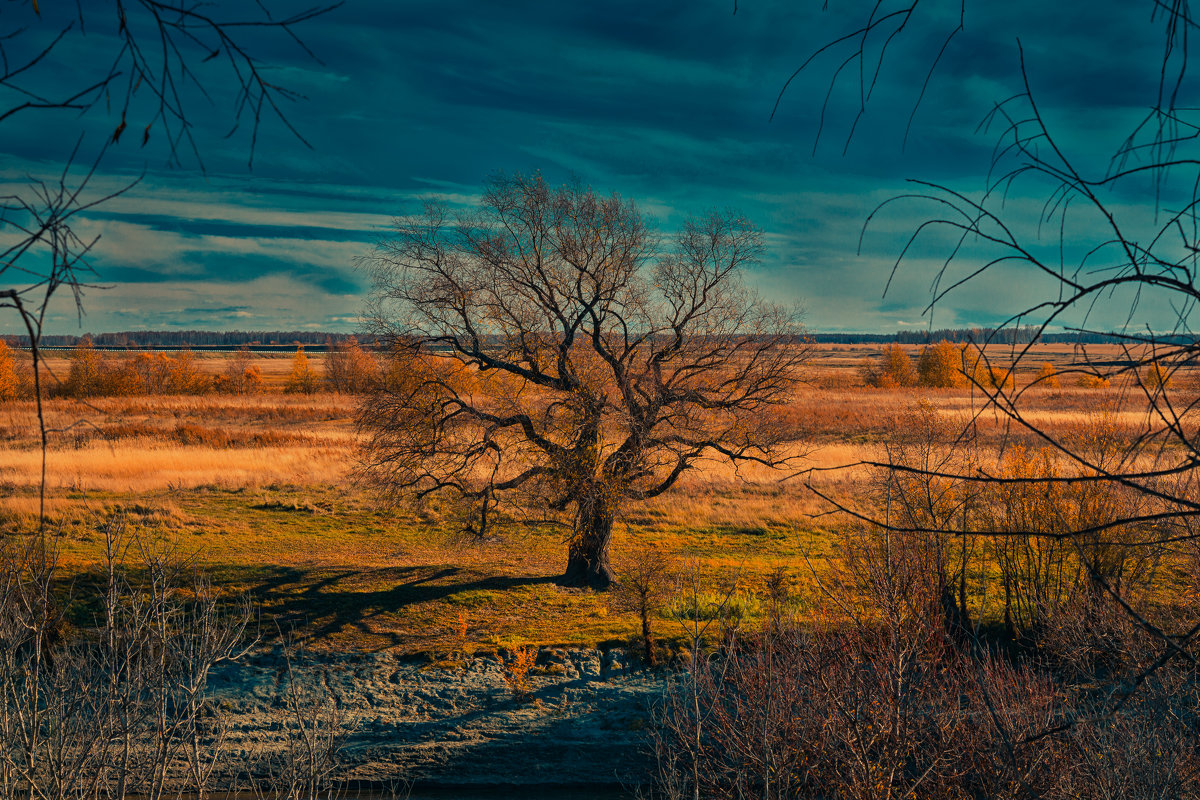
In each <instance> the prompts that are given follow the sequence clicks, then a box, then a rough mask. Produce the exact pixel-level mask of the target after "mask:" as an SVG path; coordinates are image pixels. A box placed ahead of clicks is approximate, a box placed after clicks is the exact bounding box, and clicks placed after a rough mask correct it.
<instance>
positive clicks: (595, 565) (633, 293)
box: [359, 174, 809, 588]
mask: <svg viewBox="0 0 1200 800" xmlns="http://www.w3.org/2000/svg"><path fill="white" fill-rule="evenodd" d="M761 252H762V237H761V234H760V232H759V231H758V230H757V229H756V228H755V227H754V226H753V225H751V224H750V222H748V221H747V220H746V219H745V218H743V217H742V216H741V215H739V214H737V213H736V212H731V211H726V212H717V211H713V212H709V213H708V214H705V215H704V216H701V217H696V218H691V219H688V220H687V221H686V222H685V223H684V224H683V226H682V227H681V229H680V230H679V231H678V233H677V234H676V235H675V236H674V237H663V236H660V235H659V234H658V233H657V232H656V231H655V230H654V228H653V226H652V224H651V223H650V221H648V220H647V219H646V218H645V217H644V216H643V215H642V213H641V212H640V211H639V210H638V208H637V206H636V205H635V204H634V203H633V202H631V201H628V200H624V199H622V198H620V197H619V196H616V195H611V196H607V197H605V196H601V195H600V194H598V193H597V192H595V191H594V190H593V189H591V188H589V187H585V186H583V185H581V184H579V183H574V184H569V185H564V186H559V187H552V186H550V185H548V184H547V183H546V182H545V180H544V179H543V178H542V177H541V176H540V175H533V176H526V175H519V174H518V175H513V176H511V177H507V176H503V175H501V176H497V177H493V178H492V179H490V180H489V181H488V182H487V185H486V187H485V190H484V192H483V195H482V197H481V199H480V201H479V204H478V207H477V208H476V209H474V210H473V211H471V212H469V213H463V214H457V215H452V214H451V213H450V211H449V210H448V209H447V208H446V207H444V206H443V205H440V204H437V203H433V202H430V203H427V204H426V205H425V207H424V209H423V211H422V213H421V214H420V215H418V216H415V217H412V218H403V219H398V220H396V222H395V226H394V229H393V232H392V234H391V235H390V236H388V237H387V238H385V239H383V240H382V241H380V242H379V243H378V246H377V247H376V249H375V251H374V253H373V255H372V256H371V257H370V258H369V259H368V265H369V269H370V272H371V278H372V281H373V286H374V289H373V292H372V299H371V303H370V313H369V318H370V326H371V331H370V333H371V334H372V335H374V336H375V337H377V338H378V339H379V340H380V341H382V342H385V343H386V344H387V346H388V347H389V348H390V352H391V355H392V359H393V366H392V369H391V371H390V377H389V378H388V379H386V380H384V381H383V382H382V383H381V386H380V388H379V390H378V391H377V392H376V393H374V394H373V395H372V396H370V397H368V398H367V399H366V400H365V401H364V403H363V405H362V407H361V411H360V414H359V426H360V429H361V430H362V431H364V432H365V433H366V434H367V437H366V444H365V446H364V451H363V467H364V472H365V474H366V475H367V476H369V477H370V478H371V479H373V480H374V481H375V483H376V484H377V485H378V486H380V487H381V488H382V489H383V491H384V493H385V494H386V495H388V496H389V497H392V498H401V497H409V498H417V499H421V498H427V497H430V496H432V495H435V494H441V493H444V494H447V495H449V496H452V497H457V498H460V499H462V500H465V501H467V504H468V505H469V507H470V514H469V519H468V521H467V522H466V523H465V528H466V529H467V530H469V531H471V532H473V533H475V534H477V535H483V534H484V533H485V532H486V531H488V530H489V527H490V526H492V524H493V523H494V521H495V514H496V512H497V511H501V510H506V511H509V512H510V513H511V512H512V511H521V512H523V513H537V512H539V511H541V512H546V511H548V512H549V513H550V514H551V515H552V516H556V517H557V516H560V515H561V516H563V517H569V518H570V520H571V525H570V531H571V533H570V537H569V546H568V550H569V552H568V561H567V568H566V572H565V574H564V576H563V579H564V582H565V583H568V584H571V585H585V584H586V585H590V586H593V587H596V588H604V587H605V586H607V585H608V583H609V581H610V580H611V574H610V571H609V565H608V552H609V547H610V543H611V538H612V527H613V522H614V519H616V517H617V515H618V514H619V512H620V509H621V507H622V505H623V504H624V503H625V502H627V501H630V500H637V499H644V498H650V497H653V496H656V495H659V494H661V493H663V492H665V491H667V490H668V489H670V488H671V486H673V485H674V484H675V483H676V481H677V480H678V479H679V477H680V476H681V475H682V474H684V473H685V472H686V471H687V470H688V469H689V468H690V467H693V466H694V465H696V463H697V462H698V461H699V460H701V459H705V458H711V457H718V458H722V459H727V460H729V461H732V462H733V463H734V464H743V463H747V462H755V463H759V464H766V465H781V464H783V463H785V462H787V461H789V460H790V459H791V458H793V457H794V455H795V454H794V450H793V449H791V442H789V438H790V437H789V435H788V432H787V430H786V426H781V425H779V424H778V421H777V420H773V419H772V418H771V416H770V415H769V414H767V413H765V412H767V411H768V410H769V409H770V408H771V407H772V406H776V405H779V404H781V403H783V402H784V401H786V400H787V399H788V398H789V397H790V395H791V392H792V390H793V387H794V385H795V383H796V381H797V380H798V378H799V377H800V368H801V366H802V365H803V364H804V362H805V359H806V357H807V355H808V352H809V349H808V346H807V344H806V342H805V340H804V338H803V336H802V331H801V328H800V326H799V323H798V316H797V312H796V311H794V310H791V309H785V308H780V307H777V306H774V305H771V304H769V303H766V302H763V301H762V300H761V299H759V298H758V297H757V296H756V295H755V293H754V292H753V291H751V290H750V289H749V288H748V287H747V286H746V285H745V284H744V282H743V280H742V270H743V268H744V267H746V266H748V265H751V264H754V263H755V262H756V261H757V260H758V258H759V255H760V254H761Z"/></svg>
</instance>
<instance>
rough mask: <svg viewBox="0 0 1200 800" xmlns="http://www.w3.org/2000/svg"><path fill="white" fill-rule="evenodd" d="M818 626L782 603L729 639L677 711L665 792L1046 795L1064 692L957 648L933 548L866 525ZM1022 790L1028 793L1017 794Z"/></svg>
mask: <svg viewBox="0 0 1200 800" xmlns="http://www.w3.org/2000/svg"><path fill="white" fill-rule="evenodd" d="M848 541H855V542H858V543H859V546H858V547H857V548H856V550H855V552H854V553H853V555H852V556H850V558H849V560H848V561H847V563H846V567H845V570H844V571H843V572H842V573H841V575H840V576H839V577H838V578H837V579H836V580H835V582H832V583H828V584H826V587H825V588H826V600H827V602H828V603H829V609H828V611H829V612H831V613H826V614H822V615H821V616H820V618H819V619H818V621H817V622H816V623H815V624H814V625H812V626H811V627H805V626H802V625H800V624H798V623H797V621H796V620H794V619H793V618H791V617H790V616H789V615H788V614H787V612H786V609H787V605H786V604H785V603H780V602H775V601H773V602H772V604H771V611H770V613H769V615H768V621H767V623H766V624H765V625H764V627H763V629H762V630H761V631H756V632H739V631H730V632H728V633H727V635H726V637H725V639H724V642H723V644H722V647H721V648H720V650H719V652H718V653H717V655H716V657H714V658H710V659H704V660H700V659H696V660H693V662H692V665H691V669H690V671H689V674H688V676H687V678H686V679H685V680H684V681H681V682H680V684H679V686H678V688H677V689H676V690H675V691H674V692H672V693H670V694H669V695H668V697H667V700H666V702H665V704H664V709H663V712H662V717H661V722H662V725H661V728H660V733H659V735H658V739H657V741H656V750H657V755H658V763H659V773H660V776H661V777H660V785H661V786H662V788H663V790H664V792H665V793H666V794H667V795H668V796H673V797H688V796H690V797H749V796H757V797H765V798H782V797H845V798H862V799H863V800H867V798H871V799H872V800H874V798H881V797H895V798H899V797H911V796H920V797H930V798H940V797H947V798H949V797H1002V796H1022V795H1023V794H1024V795H1025V796H1035V792H1037V791H1040V790H1042V789H1044V788H1046V786H1047V785H1048V782H1049V780H1050V777H1049V776H1051V775H1052V773H1050V772H1049V771H1048V770H1047V769H1046V767H1047V763H1048V760H1049V758H1050V757H1051V752H1050V750H1049V743H1048V742H1047V743H1046V744H1039V745H1032V746H1027V747H1024V748H1021V749H1017V748H1015V747H1013V746H1012V745H1013V743H1014V742H1016V741H1019V740H1022V739H1024V738H1026V737H1028V736H1030V735H1033V734H1035V733H1036V732H1038V731H1041V730H1043V729H1044V727H1045V726H1046V725H1048V724H1049V723H1050V722H1051V721H1052V720H1053V718H1054V715H1055V704H1056V697H1055V693H1054V691H1053V687H1052V686H1051V685H1050V684H1049V682H1048V681H1047V680H1045V679H1044V678H1043V677H1041V676H1039V675H1037V674H1035V673H1034V672H1032V671H1031V670H1028V669H1025V668H1020V667H1013V666H1011V665H1010V664H1008V663H1007V662H1005V661H1004V660H1002V659H1000V658H998V657H995V656H992V655H990V654H987V653H975V654H972V653H968V652H964V651H959V650H956V648H955V647H954V646H953V644H952V642H951V640H950V639H949V638H948V637H947V636H946V635H945V633H944V630H943V627H942V624H941V609H940V606H939V603H938V598H937V594H936V593H935V592H931V591H930V585H929V582H928V580H927V578H926V576H925V575H924V574H923V573H922V567H923V564H922V562H921V558H920V554H921V553H922V551H921V550H920V549H916V550H914V549H912V548H910V547H907V546H906V545H905V544H904V543H903V542H897V541H895V540H894V539H892V538H891V537H890V536H889V535H888V534H887V533H886V532H879V531H874V532H872V531H866V530H860V531H858V532H856V534H855V536H854V537H852V539H849V540H848ZM1020 786H1025V787H1028V788H1029V790H1030V791H1028V792H1024V793H1023V792H1022V791H1016V790H1014V787H1020Z"/></svg>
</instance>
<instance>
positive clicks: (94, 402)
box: [0, 346, 1184, 655]
mask: <svg viewBox="0 0 1200 800" xmlns="http://www.w3.org/2000/svg"><path fill="white" fill-rule="evenodd" d="M915 349H916V348H913V350H914V355H915ZM879 352H880V348H879V347H871V346H825V347H822V348H819V349H818V350H817V352H816V353H815V355H814V357H813V360H812V362H811V364H812V366H811V380H810V383H809V384H808V385H807V386H805V387H803V388H802V389H801V391H800V392H798V393H797V396H796V397H795V398H794V401H793V402H792V403H791V404H790V405H789V406H787V407H786V408H785V409H783V410H782V412H781V413H782V417H783V418H785V419H786V420H787V421H788V422H790V423H793V424H796V425H798V427H799V428H800V429H801V430H802V431H803V432H804V433H803V440H802V441H801V442H798V443H797V448H798V451H800V450H802V451H803V452H805V453H806V454H807V455H806V456H805V459H804V461H803V462H802V467H803V468H805V469H806V470H808V469H813V470H815V471H806V472H803V473H801V474H776V473H772V472H768V471H766V470H757V471H755V470H750V471H746V472H743V473H741V474H737V473H735V472H734V471H733V470H732V469H730V468H729V467H728V466H727V465H725V464H723V463H720V462H713V463H710V464H707V465H704V466H702V467H701V468H700V469H697V470H695V471H694V472H692V473H690V474H688V475H687V476H686V477H685V478H684V479H683V480H681V482H680V483H679V485H678V486H677V487H675V488H674V489H672V490H671V491H669V492H668V493H666V494H664V495H662V496H660V497H658V498H655V499H654V500H651V501H646V502H643V503H636V504H631V505H630V506H629V507H628V508H627V509H626V511H625V514H624V517H623V520H622V521H621V522H620V523H619V524H618V531H617V541H616V559H617V564H618V566H620V564H621V563H622V560H623V559H625V560H627V559H631V558H645V557H646V551H645V550H640V549H639V548H643V547H646V546H649V547H651V548H653V550H652V551H651V552H652V553H653V557H654V558H666V559H669V560H671V561H672V562H673V563H674V564H676V565H677V568H678V570H679V571H680V572H682V573H694V574H697V575H699V576H700V580H701V583H702V584H703V586H704V587H705V591H706V592H707V593H708V594H707V595H706V597H707V598H709V599H712V598H716V597H720V596H721V594H722V592H723V591H725V589H726V587H729V586H731V585H732V584H733V583H734V582H736V588H735V589H734V590H733V591H734V594H733V606H734V607H735V610H736V611H737V612H738V613H741V614H743V615H745V616H748V617H751V618H753V617H755V616H757V615H759V614H760V613H761V607H762V596H763V593H764V586H765V584H766V581H767V578H768V576H770V575H771V574H772V573H774V572H776V571H780V572H782V574H783V575H784V576H785V578H786V581H787V582H788V584H789V585H790V587H791V593H792V596H793V598H794V599H795V602H796V603H797V605H798V606H799V607H801V609H802V612H803V609H804V608H811V607H812V606H814V605H815V604H817V603H819V602H820V596H821V594H820V589H819V586H818V584H817V580H818V578H819V577H820V576H822V575H823V574H824V573H825V571H826V570H827V565H828V562H829V560H830V559H831V558H835V557H836V556H837V554H838V535H839V533H840V532H844V531H846V530H848V529H849V526H850V523H849V522H848V521H847V519H846V518H845V517H841V516H837V515H832V514H828V513H827V512H828V511H829V508H828V506H827V505H826V504H825V503H824V502H823V501H822V500H821V499H820V498H819V497H818V496H816V495H815V494H814V493H813V492H812V491H810V490H809V488H807V487H808V486H811V487H813V488H815V489H817V490H819V491H821V492H823V493H826V494H829V495H832V496H836V497H838V498H843V499H844V500H845V501H847V502H858V501H861V500H862V499H863V498H864V497H866V496H867V495H868V494H869V493H870V491H871V485H872V480H873V474H872V471H871V470H870V469H868V468H866V467H863V466H853V465H855V464H857V462H860V461H863V460H869V459H879V458H881V456H882V446H883V444H884V443H885V442H888V441H890V438H891V437H892V436H893V435H894V433H895V432H896V430H897V429H898V426H903V424H904V423H903V422H897V416H898V415H903V414H905V413H909V412H911V411H912V410H913V409H919V408H922V407H928V408H931V409H933V410H934V413H935V414H936V415H937V416H938V417H940V418H942V419H943V420H945V421H946V422H947V424H948V425H950V426H956V427H958V428H961V426H962V425H963V424H965V422H966V421H967V420H968V419H970V418H971V416H972V414H974V413H975V412H978V411H979V410H980V409H981V407H982V406H981V402H980V395H979V392H978V391H972V390H970V389H950V390H922V389H897V390H881V389H872V388H867V387H864V386H863V385H862V380H861V376H860V375H859V371H858V368H859V365H860V363H861V362H862V360H863V359H865V358H872V357H875V356H877V355H878V354H879ZM997 352H999V351H997ZM1036 352H1037V354H1036V355H1034V356H1032V357H1028V358H1027V360H1026V361H1025V362H1024V364H1025V370H1023V371H1022V372H1019V373H1018V374H1017V382H1018V386H1020V385H1023V384H1024V383H1027V382H1028V381H1029V380H1030V379H1032V377H1033V374H1034V373H1035V371H1036V368H1037V367H1038V366H1040V364H1041V363H1042V362H1043V361H1049V362H1051V363H1053V364H1055V366H1056V367H1057V368H1059V369H1060V370H1065V369H1069V368H1070V366H1071V364H1072V363H1073V358H1074V357H1075V356H1076V353H1074V352H1073V350H1072V348H1071V347H1070V346H1046V347H1044V348H1042V349H1038V350H1037V351H1036ZM1088 352H1089V355H1090V356H1091V358H1092V359H1093V360H1105V359H1111V360H1116V359H1119V358H1120V354H1119V351H1118V350H1117V348H1105V347H1094V348H1090V349H1089V351H1088ZM311 361H312V363H313V366H314V368H316V369H317V370H318V371H319V370H320V369H321V366H322V363H321V359H320V358H319V357H313V358H312V359H311ZM196 363H197V365H198V367H199V368H200V369H202V370H203V371H206V372H209V373H211V374H218V373H220V372H221V371H222V370H223V369H224V368H225V364H226V363H227V357H225V356H219V355H211V354H208V355H202V356H197V358H196ZM254 364H255V366H257V367H258V368H259V370H260V372H261V374H262V375H263V377H264V384H265V386H266V387H267V388H268V391H266V392H264V393H260V394H254V395H242V396H234V395H221V394H208V395H200V396H186V395H183V396H162V397H158V396H155V397H146V396H142V397H100V398H92V399H89V400H86V401H80V400H71V399H66V398H55V399H52V400H50V401H49V402H48V404H47V422H48V425H49V427H50V428H51V429H52V430H53V431H54V432H53V434H52V436H51V450H50V452H49V454H48V463H47V481H46V485H47V491H48V508H49V511H50V515H51V517H52V518H53V519H54V520H55V525H56V530H57V531H58V532H59V535H58V538H57V542H58V545H59V548H60V558H61V562H62V564H63V566H64V567H66V568H67V570H68V571H69V572H70V573H71V574H75V575H77V576H79V579H80V580H81V581H86V580H87V579H88V576H89V575H90V574H91V573H92V572H93V571H94V569H95V568H96V565H97V563H98V561H99V558H100V554H101V547H102V539H103V537H102V536H100V535H99V534H98V532H97V531H98V528H99V526H100V525H102V524H103V523H104V522H105V521H106V520H110V519H113V518H115V517H121V518H123V519H124V520H125V521H126V524H127V525H128V526H129V527H130V528H131V529H132V530H134V531H136V532H138V533H139V534H140V535H141V537H142V541H143V542H147V543H151V544H152V545H153V546H155V547H161V548H169V549H173V550H174V551H175V552H176V553H177V554H179V555H180V556H181V557H184V558H186V559H188V560H189V563H192V564H195V565H196V566H197V567H201V568H203V569H205V570H206V571H208V572H209V573H210V574H211V575H212V577H213V580H214V581H216V583H217V584H218V585H219V586H220V587H221V588H222V590H224V591H226V592H228V593H229V594H231V595H233V594H237V593H241V592H249V593H250V594H251V595H252V596H253V597H254V598H255V600H256V602H257V603H259V604H260V606H261V609H262V613H263V619H270V618H271V617H275V618H277V619H279V620H281V622H282V624H283V625H285V626H287V625H295V626H297V627H298V628H300V629H301V630H303V631H305V632H307V633H309V634H311V635H312V637H313V641H314V644H315V645H316V646H318V647H328V648H338V649H363V650H379V649H384V648H396V649H397V650H398V651H399V652H426V653H430V654H435V655H437V654H443V655H444V654H448V653H451V652H461V651H464V650H466V651H472V650H474V651H478V650H494V649H500V648H508V647H511V646H513V645H514V644H521V643H526V642H529V643H536V644H567V645H586V644H595V643H600V642H612V641H633V639H634V637H635V635H636V633H637V631H638V629H639V623H638V621H637V619H636V616H635V614H634V613H633V611H632V610H631V609H630V608H628V607H626V606H625V605H623V603H622V602H621V599H620V597H619V596H618V595H617V594H616V593H593V592H588V591H580V590H572V589H564V588H561V587H559V586H557V585H556V584H555V583H554V581H553V578H554V576H556V575H558V574H559V573H560V572H561V571H562V568H563V565H564V562H565V547H564V544H563V531H562V530H559V529H555V528H553V527H550V526H547V525H526V524H523V523H521V522H520V521H517V520H514V521H511V522H510V523H509V524H507V525H505V526H503V535H502V536H497V537H495V538H490V539H488V540H485V541H475V540H468V539H465V538H464V537H463V536H462V535H461V534H459V533H457V532H456V531H455V530H454V529H453V523H452V521H451V519H450V517H449V516H448V515H447V514H446V513H445V509H441V508H439V507H438V506H437V505H432V506H430V507H428V508H424V509H421V510H420V511H417V510H413V509H389V508H385V507H382V506H379V505H378V504H377V502H376V500H375V498H374V497H373V496H372V494H371V493H370V492H369V491H368V490H367V489H365V488H363V486H362V485H361V483H360V482H359V480H358V479H357V477H356V475H355V467H356V449H355V448H356V433H355V431H354V428H353V422H352V419H353V414H354V410H355V406H356V403H357V402H358V398H356V397H354V396H350V395H344V394H336V393H316V394H308V395H304V394H282V393H279V392H278V391H270V389H272V388H274V389H278V388H279V387H281V386H282V385H284V383H285V382H286V379H287V375H288V371H289V370H290V360H289V357H287V356H282V357H280V356H270V357H256V358H255V359H254ZM51 367H52V369H53V371H54V372H55V374H63V373H65V371H66V369H67V362H66V360H65V359H62V360H56V361H52V363H51ZM1025 407H1026V408H1027V410H1028V414H1029V416H1030V418H1031V419H1034V420H1036V421H1037V422H1038V423H1040V424H1044V425H1049V426H1051V427H1053V428H1054V429H1055V430H1056V431H1059V432H1067V431H1070V430H1072V429H1075V428H1078V429H1079V430H1080V431H1083V430H1086V429H1088V428H1089V426H1091V425H1094V424H1095V422H1096V420H1097V419H1098V415H1103V417H1104V420H1105V422H1106V424H1108V425H1111V426H1115V428H1117V429H1118V430H1122V431H1125V432H1126V434H1127V435H1134V434H1136V433H1137V432H1139V431H1140V430H1141V429H1142V426H1144V424H1145V412H1144V410H1143V407H1142V404H1141V403H1138V402H1137V400H1136V398H1134V397H1132V395H1131V392H1130V391H1129V389H1128V387H1126V386H1122V385H1120V384H1114V385H1113V386H1111V387H1107V388H1101V389H1087V388H1080V387H1077V386H1074V385H1064V387H1063V388H1061V389H1056V390H1048V389H1042V388H1035V389H1033V390H1031V391H1030V392H1029V394H1028V396H1027V398H1026V402H1025ZM976 424H977V429H978V439H977V442H978V444H979V447H980V448H981V450H983V451H985V452H990V453H995V452H998V450H999V448H1000V446H1001V445H1002V444H1004V445H1005V446H1011V445H1013V444H1014V443H1019V442H1022V441H1024V442H1027V443H1029V444H1033V443H1032V442H1031V441H1029V437H1028V434H1027V433H1025V432H1023V431H1021V430H1019V429H1014V428H1013V427H1012V426H1011V425H1009V424H1008V423H1007V421H1006V420H1004V419H1003V418H1001V417H999V416H998V415H997V414H996V413H995V412H994V411H987V410H985V411H983V412H982V413H979V414H978V416H977V417H976ZM0 440H3V441H4V443H5V446H4V448H3V450H0V511H2V512H3V514H4V525H5V526H7V527H9V528H10V529H11V528H25V529H28V528H30V527H31V526H32V525H33V524H34V523H35V519H36V514H37V509H38V497H37V487H38V478H39V474H40V458H41V454H40V451H39V449H38V447H37V441H36V428H35V417H34V407H33V404H32V403H31V402H29V401H12V402H9V403H7V404H4V405H0ZM846 465H851V466H846ZM835 467H845V468H843V469H832V468H835ZM131 557H132V556H131ZM1172 569H1173V567H1171V566H1170V565H1169V564H1168V565H1167V566H1166V567H1165V573H1164V574H1168V575H1170V574H1172V572H1171V570H1172ZM1183 580H1184V578H1182V577H1180V578H1179V581H1183ZM1172 585H1174V584H1172ZM674 602H675V603H676V604H677V605H678V603H680V602H683V601H682V600H681V599H679V597H677V598H676V600H675V601H674ZM672 611H674V613H672ZM687 617H688V613H686V610H685V611H684V612H681V610H680V609H679V608H674V609H671V608H668V609H666V610H665V611H664V612H663V613H661V614H660V615H659V618H658V619H657V620H656V625H657V626H658V631H657V632H658V633H659V634H660V635H664V636H667V637H673V636H675V637H678V636H681V635H682V633H683V631H684V626H685V625H686V618H687ZM271 635H273V632H272V631H264V636H268V637H269V636H271Z"/></svg>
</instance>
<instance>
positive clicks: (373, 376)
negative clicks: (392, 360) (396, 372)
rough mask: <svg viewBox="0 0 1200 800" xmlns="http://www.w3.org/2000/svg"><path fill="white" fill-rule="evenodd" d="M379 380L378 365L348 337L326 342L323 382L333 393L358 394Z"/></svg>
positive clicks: (355, 340)
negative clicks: (342, 339)
mask: <svg viewBox="0 0 1200 800" xmlns="http://www.w3.org/2000/svg"><path fill="white" fill-rule="evenodd" d="M378 379H379V364H378V363H377V362H376V361H375V358H374V357H373V356H372V355H371V354H370V353H368V352H367V351H365V350H363V349H362V347H361V346H359V344H358V340H357V339H355V338H354V337H350V338H349V339H346V340H345V341H341V342H333V341H328V342H326V350H325V381H326V382H327V383H328V384H329V388H331V389H333V390H334V391H335V392H346V393H348V394H358V393H360V392H364V391H366V390H367V389H368V388H370V387H371V386H372V385H373V384H374V383H375V382H376V381H377V380H378Z"/></svg>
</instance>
